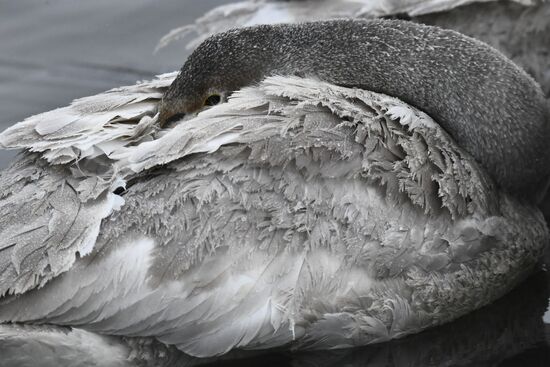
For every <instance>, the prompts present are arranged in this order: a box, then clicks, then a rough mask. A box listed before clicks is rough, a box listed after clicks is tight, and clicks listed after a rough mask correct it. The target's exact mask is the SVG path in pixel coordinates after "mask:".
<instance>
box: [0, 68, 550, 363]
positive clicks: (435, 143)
mask: <svg viewBox="0 0 550 367" xmlns="http://www.w3.org/2000/svg"><path fill="white" fill-rule="evenodd" d="M173 77H175V75H164V76H161V77H159V78H158V79H157V80H155V81H152V82H145V83H142V84H139V85H137V86H133V87H127V88H120V89H117V90H113V91H109V92H106V93H104V94H101V95H98V96H94V97H91V98H90V100H89V101H90V104H88V103H87V102H86V99H82V100H80V101H78V102H77V103H74V104H73V105H72V106H69V107H67V108H66V109H61V110H57V112H55V115H54V114H53V113H54V112H51V113H50V115H39V116H35V117H31V118H29V119H28V120H26V121H25V122H23V123H21V124H18V125H15V126H14V127H12V128H10V129H8V130H7V131H6V132H4V133H3V134H2V135H1V136H0V142H2V144H3V145H4V147H10V148H23V149H25V150H26V151H25V152H24V153H22V155H21V156H20V158H19V160H18V161H17V162H16V163H14V165H13V166H12V167H11V168H9V169H8V170H7V171H5V172H4V173H3V175H2V179H1V181H0V184H1V185H2V192H3V193H4V195H3V196H2V198H1V201H0V211H1V212H2V216H1V217H0V221H2V226H1V228H2V229H3V233H2V234H3V236H2V237H1V238H0V291H1V293H2V294H7V295H5V296H4V297H3V298H1V299H0V321H1V322H26V323H38V324H42V323H49V324H56V325H67V326H73V327H79V328H82V329H85V330H87V331H92V332H97V333H102V334H109V335H122V336H138V337H154V338H156V339H158V340H160V341H161V342H163V343H166V344H170V345H175V346H177V348H179V349H180V350H182V351H184V352H186V353H188V354H191V355H194V356H200V357H207V356H214V355H220V354H224V353H226V352H228V351H230V350H232V349H266V348H271V347H279V346H287V347H291V348H301V349H308V348H309V349H319V348H340V347H348V346H356V345H364V344H368V343H373V342H379V341H384V340H388V339H391V338H396V337H400V336H403V335H406V334H410V333H413V332H417V331H420V330H423V329H424V328H427V327H429V326H433V325H437V324H440V323H443V322H447V321H450V320H452V319H454V318H456V317H458V316H461V315H463V314H465V313H467V312H469V311H471V310H473V309H476V308H478V307H480V306H482V305H485V304H487V303H489V302H491V301H492V300H494V299H496V298H497V297H499V296H501V295H502V294H503V293H504V292H506V291H508V290H509V289H510V288H511V287H513V286H514V285H515V284H517V282H519V281H520V280H521V279H523V278H524V277H525V276H526V275H527V274H528V273H529V270H530V269H531V268H532V267H533V266H534V264H535V263H536V261H537V259H538V257H539V256H540V253H541V252H542V249H543V247H544V244H545V242H546V241H547V239H548V233H547V228H546V225H545V223H544V219H543V218H542V215H541V213H540V212H539V211H538V210H537V209H536V208H534V207H532V206H530V205H528V204H527V203H522V202H520V201H518V200H516V199H514V198H512V197H510V196H508V195H507V194H505V193H503V192H500V191H499V190H498V188H497V187H496V186H495V184H494V183H493V181H492V180H491V178H490V177H489V176H488V175H487V174H486V173H485V172H484V171H483V169H482V168H481V167H480V166H479V165H478V164H477V163H476V162H475V161H473V159H471V158H470V156H469V155H468V154H467V153H466V152H465V151H463V150H462V149H461V148H460V147H458V146H456V144H455V143H454V142H453V140H452V139H451V138H450V136H449V135H448V134H447V133H445V132H444V131H443V130H442V129H441V128H440V127H439V126H438V125H437V123H436V122H435V121H433V120H432V119H431V118H430V117H429V116H427V115H426V114H424V113H422V112H421V111H418V110H416V109H415V108H413V107H411V106H409V105H407V104H405V103H403V102H401V101H399V100H397V99H395V98H392V97H389V96H385V95H381V94H377V93H373V92H369V91H364V90H359V89H353V88H345V87H339V86H335V85H331V84H328V83H324V82H321V81H318V80H312V79H303V78H297V77H277V76H275V77H270V78H267V79H265V80H264V81H263V82H261V83H260V84H259V85H257V86H254V87H249V88H246V89H243V90H241V91H239V92H237V93H235V94H234V95H233V96H232V97H231V98H230V100H229V102H228V103H225V104H222V105H219V106H215V107H212V108H210V109H208V110H206V111H204V112H202V113H200V114H198V115H197V116H195V117H192V118H190V119H187V120H185V121H181V122H179V123H178V124H177V125H176V126H174V127H171V128H167V129H158V128H157V127H156V109H157V104H158V101H159V98H160V96H161V95H162V93H163V91H164V90H165V89H166V88H167V87H168V85H169V84H170V82H171V79H172V78H173ZM83 106H87V107H85V108H86V109H85V110H83V109H82V108H83ZM50 118H54V121H52V124H55V128H50V127H49V125H48V123H47V121H48V119H50ZM106 146H108V147H109V149H107V148H105V147H106ZM68 152H70V153H68ZM23 218H31V220H30V221H23ZM21 222H24V223H25V225H23V226H21V225H19V226H18V225H17V223H21Z"/></svg>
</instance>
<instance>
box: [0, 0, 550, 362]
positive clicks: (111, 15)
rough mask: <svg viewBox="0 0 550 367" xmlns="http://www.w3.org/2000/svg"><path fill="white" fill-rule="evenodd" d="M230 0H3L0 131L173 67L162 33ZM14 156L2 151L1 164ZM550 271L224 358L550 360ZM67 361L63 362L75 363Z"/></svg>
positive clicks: (4, 352)
mask: <svg viewBox="0 0 550 367" xmlns="http://www.w3.org/2000/svg"><path fill="white" fill-rule="evenodd" d="M228 2H231V1H228V0H225V1H224V0H200V1H198V0H163V1H155V0H117V1H112V0H94V1H84V0H79V1H77V0H55V1H54V0H28V1H13V0H0V129H1V130H4V129H5V128H7V127H8V126H10V125H12V124H14V123H15V122H18V121H21V120H23V119H24V118H25V117H27V116H30V115H33V114H36V113H39V112H44V111H47V110H51V109H53V108H57V107H61V106H65V105H67V104H68V103H70V101H71V100H73V99H75V98H78V97H83V96H87V95H91V94H95V93H97V92H100V91H104V90H106V89H110V88H113V87H117V86H120V85H126V84H133V83H134V82H135V81H137V80H142V79H149V78H151V77H153V76H154V75H156V74H160V73H164V72H169V71H173V70H177V69H179V68H180V67H181V65H182V64H183V62H184V60H185V58H186V57H187V55H188V53H189V52H188V51H187V50H185V49H184V47H183V44H179V45H175V46H171V47H167V48H164V49H162V50H160V51H159V52H158V53H157V54H153V50H154V48H155V45H156V44H157V42H158V40H159V39H160V37H161V36H163V35H164V34H166V33H167V32H168V31H169V30H171V29H173V28H176V27H178V26H181V25H183V24H186V23H190V22H192V21H193V20H195V19H196V18H197V17H199V16H200V15H202V14H204V13H205V12H206V11H207V10H209V9H211V8H213V7H215V6H217V5H220V4H223V3H228ZM15 154H16V153H15V152H5V151H2V152H0V168H4V167H6V166H7V165H8V164H9V162H10V161H11V160H12V159H13V157H14V155H15ZM548 267H550V254H548V253H547V255H546V257H545V259H544V261H543V262H542V263H541V266H540V268H539V270H538V271H537V272H536V274H534V275H533V276H532V277H531V278H529V279H528V280H527V281H525V282H524V283H523V284H522V285H521V286H520V287H519V288H518V289H517V290H515V291H514V292H512V293H511V294H509V295H508V296H506V297H504V298H503V299H502V300H500V301H499V302H497V303H496V304H494V305H491V306H489V307H486V308H484V309H482V310H480V311H478V312H475V313H473V314H472V315H468V316H466V317H464V318H462V319H460V320H458V321H456V322H454V323H452V324H449V325H447V326H444V327H441V328H438V329H435V330H431V331H427V332H425V333H422V334H420V335H417V336H412V337H408V338H405V339H403V340H399V341H395V342H392V343H385V344H381V345H377V346H373V347H369V348H361V349H355V350H351V351H339V352H330V353H329V352H317V353H308V354H303V353H301V354H289V353H285V352H281V353H275V354H274V353H270V354H268V355H261V356H256V357H247V358H245V359H241V358H239V359H236V360H234V361H230V362H224V363H228V364H230V365H239V366H252V365H263V366H266V365H267V366H271V365H273V366H275V365H277V366H283V365H293V366H297V365H300V366H302V365H303V366H331V365H338V366H344V365H346V366H409V367H412V366H550V311H549V310H548V300H549V294H550V290H549V285H550V273H549V272H547V271H546V270H545V269H546V268H548ZM50 352H52V351H50ZM53 352H55V348H54V350H53ZM10 353H12V354H13V353H31V354H32V353H37V355H36V360H41V361H42V362H45V361H46V359H42V358H46V355H45V354H44V355H40V353H45V352H44V350H39V351H38V352H37V350H32V349H31V350H29V349H25V350H22V349H21V348H19V346H18V345H7V344H4V345H2V342H0V366H2V365H4V364H3V363H4V362H5V361H7V360H9V354H10ZM54 354H55V353H54ZM163 361H164V362H163V363H165V365H177V364H180V365H189V364H194V363H195V362H190V361H189V359H188V358H187V357H185V356H178V355H176V356H170V357H165V358H164V360H163ZM73 362H75V364H73V363H68V364H67V365H78V363H77V361H73ZM219 363H221V362H217V364H219ZM10 365H14V364H10ZM53 365H55V364H53Z"/></svg>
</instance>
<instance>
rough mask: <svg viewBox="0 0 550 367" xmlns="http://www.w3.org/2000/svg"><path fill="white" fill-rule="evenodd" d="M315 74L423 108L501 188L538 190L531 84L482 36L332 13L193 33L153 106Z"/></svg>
mask: <svg viewBox="0 0 550 367" xmlns="http://www.w3.org/2000/svg"><path fill="white" fill-rule="evenodd" d="M274 74H280V75H298V76H310V77H316V78H320V79H322V80H325V81H327V82H330V83H334V84H337V85H342V86H353V87H359V88H362V89H368V90H373V91H377V92H382V93H386V94H389V95H392V96H395V97H397V98H399V99H401V100H403V101H406V102H407V103H410V104H412V105H414V106H416V107H418V108H419V109H421V110H423V111H425V112H426V113H428V114H429V115H431V116H432V117H433V118H434V119H435V120H436V121H437V122H438V123H439V124H441V126H442V127H443V128H444V129H445V130H447V132H449V133H450V134H451V135H452V136H453V138H454V139H455V140H456V141H457V143H458V144H459V145H460V146H462V147H463V148H465V149H466V150H467V151H468V152H469V153H470V154H472V155H473V156H474V158H475V159H476V160H477V161H478V162H480V163H482V164H483V166H484V167H485V168H486V169H487V170H488V171H489V173H490V174H491V175H492V177H493V178H494V179H495V180H496V181H497V183H498V184H499V185H500V186H502V187H503V188H505V189H507V190H509V191H511V192H513V193H515V194H520V195H521V196H529V197H531V198H533V197H538V196H540V195H541V194H542V193H543V191H544V190H545V186H546V182H547V180H548V174H549V171H550V164H548V156H549V154H548V151H549V148H548V146H549V145H548V144H547V143H546V142H547V140H548V138H549V137H550V129H549V124H548V115H549V112H548V106H547V103H546V100H545V97H544V94H543V93H542V91H541V89H540V87H539V86H538V85H537V83H536V82H535V81H534V80H533V79H532V78H530V77H529V76H528V75H527V74H526V73H525V72H524V71H523V70H521V69H520V68H519V67H517V66H516V65H515V64H513V63H512V62H511V61H510V60H508V59H507V58H505V57H504V56H503V55H502V54H500V53H499V52H498V51H496V50H495V49H493V48H491V47H490V46H488V45H486V44H484V43H482V42H479V41H477V40H474V39H472V38H469V37H466V36H464V35H461V34H459V33H457V32H454V31H449V30H443V29H440V28H436V27H430V26H424V25H419V24H415V23H411V22H404V21H383V20H376V21H357V20H356V21H352V20H335V21H324V22H312V23H304V24H297V25H264V26H256V27H250V28H243V29H238V30H232V31H228V32H225V33H222V34H218V35H215V36H213V37H211V38H209V39H208V40H206V41H205V42H203V43H202V44H201V45H200V46H199V47H198V48H197V49H196V50H195V52H194V53H193V54H192V55H191V56H190V57H189V59H188V60H187V62H186V63H185V65H184V66H183V68H182V70H181V72H180V74H179V76H178V77H177V79H176V81H175V82H174V84H173V85H172V86H171V88H170V89H169V90H168V92H167V93H166V95H165V97H164V100H163V104H162V108H161V115H162V116H163V117H166V116H170V115H173V114H177V113H189V112H193V111H196V110H198V109H199V108H201V107H202V106H203V105H204V101H205V99H206V98H207V97H208V96H209V95H211V94H219V95H224V94H227V93H231V92H233V91H235V90H238V89H240V88H242V87H244V86H246V85H250V84H254V83H257V82H259V81H261V80H262V79H263V78H265V77H266V76H269V75H274Z"/></svg>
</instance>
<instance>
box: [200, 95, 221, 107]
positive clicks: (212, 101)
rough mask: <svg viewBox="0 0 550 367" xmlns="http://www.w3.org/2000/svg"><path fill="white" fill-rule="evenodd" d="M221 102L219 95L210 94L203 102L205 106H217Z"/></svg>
mask: <svg viewBox="0 0 550 367" xmlns="http://www.w3.org/2000/svg"><path fill="white" fill-rule="evenodd" d="M221 100H222V97H221V96H220V95H219V94H212V95H210V96H209V97H208V98H206V99H205V100H204V105H205V106H215V105H217V104H219V103H220V102H221Z"/></svg>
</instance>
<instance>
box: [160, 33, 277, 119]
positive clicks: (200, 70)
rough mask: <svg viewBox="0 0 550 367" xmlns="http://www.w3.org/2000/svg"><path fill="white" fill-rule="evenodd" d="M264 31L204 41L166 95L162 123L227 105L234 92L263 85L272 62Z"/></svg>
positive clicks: (219, 35)
mask: <svg viewBox="0 0 550 367" xmlns="http://www.w3.org/2000/svg"><path fill="white" fill-rule="evenodd" d="M262 28H264V29H265V28H266V27H265V26H264V27H254V28H244V29H239V30H233V31H228V32H225V33H221V34H217V35H214V36H212V37H210V38H209V39H207V40H206V41H204V42H203V43H202V44H201V45H200V46H199V47H198V48H197V49H196V50H195V51H194V52H193V53H192V54H191V56H189V58H188V59H187V61H186V62H185V64H184V65H183V67H182V69H181V71H180V73H179V74H178V76H177V78H176V80H175V81H174V82H173V83H172V85H171V86H170V88H169V89H168V91H167V92H166V93H165V95H164V97H163V99H162V102H161V106H160V121H161V124H162V123H165V122H167V121H169V120H171V119H175V118H178V117H180V116H182V115H185V114H191V113H195V112H197V111H199V110H201V109H202V108H204V107H208V106H212V105H216V104H218V103H221V102H224V101H225V100H227V97H228V96H229V95H230V94H231V93H232V92H234V91H236V90H239V89H241V88H242V87H245V86H247V85H250V84H253V83H255V82H259V81H260V80H261V79H262V78H263V76H265V74H266V71H267V69H268V68H270V65H271V63H272V62H271V60H270V58H269V54H270V50H269V49H268V48H266V47H265V46H266V44H265V42H266V37H265V35H266V33H265V32H262V31H261V30H262ZM260 36H261V37H260Z"/></svg>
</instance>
